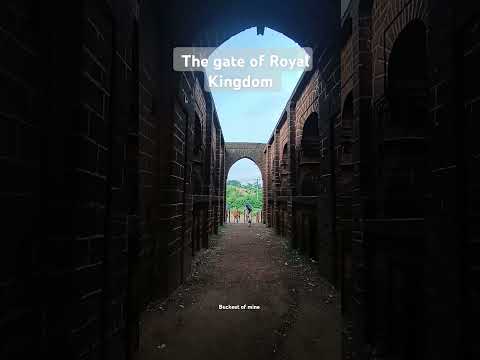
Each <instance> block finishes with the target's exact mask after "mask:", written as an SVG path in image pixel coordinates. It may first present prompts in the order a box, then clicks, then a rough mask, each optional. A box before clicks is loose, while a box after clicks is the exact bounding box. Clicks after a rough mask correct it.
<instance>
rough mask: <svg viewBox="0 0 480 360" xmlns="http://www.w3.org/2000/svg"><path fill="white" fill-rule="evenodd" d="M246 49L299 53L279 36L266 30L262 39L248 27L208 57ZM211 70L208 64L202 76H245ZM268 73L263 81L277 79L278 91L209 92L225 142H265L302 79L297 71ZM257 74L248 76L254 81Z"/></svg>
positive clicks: (279, 69)
mask: <svg viewBox="0 0 480 360" xmlns="http://www.w3.org/2000/svg"><path fill="white" fill-rule="evenodd" d="M246 49H247V50H248V49H290V50H291V49H294V50H296V51H301V52H303V50H302V49H301V47H300V45H298V44H297V43H296V42H295V41H293V40H292V39H291V38H289V37H287V36H285V35H284V34H282V33H280V32H277V31H275V30H272V29H271V28H268V27H266V28H265V29H264V32H263V35H261V36H259V35H258V34H257V27H251V28H248V29H246V30H244V31H241V32H239V33H238V34H236V35H234V36H232V37H231V38H229V39H228V40H226V41H225V42H224V43H222V44H221V45H220V46H219V47H218V48H217V49H216V50H215V51H214V52H213V53H212V54H211V55H210V58H212V57H214V55H215V54H216V53H219V54H222V56H223V55H224V54H229V53H230V52H232V54H235V51H238V50H242V51H243V53H244V52H245V50H246ZM290 50H289V51H290ZM227 51H228V53H227ZM213 70H214V69H213V64H212V61H210V67H207V69H206V76H209V75H212V76H213V75H218V76H219V77H220V76H221V77H223V78H224V79H229V78H232V77H237V78H239V77H240V78H241V77H242V76H243V75H247V74H244V73H243V72H239V71H238V69H234V68H233V69H232V68H227V69H224V70H221V71H213ZM269 72H271V73H272V74H268V76H267V74H265V75H266V76H267V77H271V76H272V75H274V76H278V77H280V78H281V88H279V89H275V88H271V89H269V88H267V89H262V90H261V91H260V90H258V89H257V90H255V89H253V88H242V89H240V90H234V89H229V88H217V87H212V88H211V89H210V90H211V93H212V97H213V99H214V101H215V106H216V109H217V114H218V118H219V121H220V124H221V127H222V131H223V134H224V137H225V141H227V142H252V143H266V142H267V140H268V138H269V137H270V135H271V132H272V129H273V128H274V127H275V125H276V123H277V120H278V118H279V117H280V115H281V113H282V111H283V110H284V108H285V106H286V105H287V102H288V100H289V98H290V96H291V94H292V92H293V90H294V88H295V86H296V85H297V82H298V80H299V79H300V77H301V75H302V71H300V70H295V71H284V69H282V68H281V67H279V68H275V69H272V70H269ZM257 73H258V71H253V70H252V72H251V73H249V74H248V75H249V76H251V77H255V76H257ZM262 76H263V75H262ZM262 76H261V77H262Z"/></svg>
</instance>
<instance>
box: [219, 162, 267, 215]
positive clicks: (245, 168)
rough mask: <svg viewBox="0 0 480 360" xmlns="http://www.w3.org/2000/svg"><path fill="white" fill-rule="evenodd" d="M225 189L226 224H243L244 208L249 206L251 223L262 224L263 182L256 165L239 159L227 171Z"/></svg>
mask: <svg viewBox="0 0 480 360" xmlns="http://www.w3.org/2000/svg"><path fill="white" fill-rule="evenodd" d="M227 179H228V180H227V182H226V189H225V203H226V222H227V223H239V222H240V223H244V222H245V221H246V220H247V217H246V213H245V210H246V206H247V205H249V206H251V209H252V213H251V220H252V223H262V222H263V218H262V213H263V180H262V174H261V173H260V169H259V167H258V165H257V164H256V163H255V162H253V161H252V160H251V159H249V158H241V159H239V160H238V161H236V162H235V163H234V164H233V165H232V166H231V167H230V169H229V171H228V174H227Z"/></svg>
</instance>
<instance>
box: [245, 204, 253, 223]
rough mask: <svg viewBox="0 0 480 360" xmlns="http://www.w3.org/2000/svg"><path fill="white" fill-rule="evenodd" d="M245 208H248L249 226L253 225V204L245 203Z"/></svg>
mask: <svg viewBox="0 0 480 360" xmlns="http://www.w3.org/2000/svg"><path fill="white" fill-rule="evenodd" d="M245 208H246V209H247V220H248V227H250V226H252V217H251V215H250V214H251V212H252V210H253V208H252V205H250V204H249V203H246V204H245Z"/></svg>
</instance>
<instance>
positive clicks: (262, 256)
mask: <svg viewBox="0 0 480 360" xmlns="http://www.w3.org/2000/svg"><path fill="white" fill-rule="evenodd" d="M220 304H221V305H247V306H248V305H257V306H260V309H257V310H248V309H245V310H241V309H240V310H219V305H220ZM340 331H341V323H340V311H339V306H338V302H337V297H336V294H335V290H334V289H333V288H332V287H331V285H329V284H328V283H327V282H326V281H325V280H324V279H322V278H321V277H320V276H319V274H318V272H317V270H316V267H315V264H313V263H311V262H309V261H308V260H306V259H305V258H304V257H303V256H299V255H298V254H297V253H296V252H293V251H290V250H288V247H287V244H286V242H285V240H283V239H281V238H279V237H278V236H277V235H275V234H274V232H273V230H272V229H268V228H266V227H265V226H264V225H261V224H255V225H253V226H252V227H250V228H249V227H248V226H247V225H245V224H231V225H226V226H225V227H223V228H221V230H220V234H219V235H218V236H214V237H213V238H212V246H211V247H210V249H208V250H204V251H202V252H201V253H200V254H198V255H197V257H196V259H195V263H194V264H193V271H192V276H191V277H190V278H189V279H188V281H186V283H185V284H184V285H183V286H181V287H180V288H179V289H178V290H177V291H176V292H175V293H173V294H172V295H171V296H170V297H169V298H168V299H166V300H165V301H163V302H161V303H156V304H151V305H150V306H149V308H148V309H147V311H145V313H144V314H143V316H142V324H141V344H140V347H141V350H140V355H141V356H140V358H141V359H142V360H153V359H158V360H161V359H174V360H184V359H185V360H186V359H189V360H197V359H198V360H203V359H212V360H214V359H222V360H226V359H230V360H237V359H238V360H240V359H248V360H256V359H262V360H266V359H271V360H308V359H322V360H339V359H340V358H341V333H340Z"/></svg>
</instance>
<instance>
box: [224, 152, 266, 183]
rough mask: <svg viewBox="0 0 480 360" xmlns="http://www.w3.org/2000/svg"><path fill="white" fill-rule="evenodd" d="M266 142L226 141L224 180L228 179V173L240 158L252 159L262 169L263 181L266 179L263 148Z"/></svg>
mask: <svg viewBox="0 0 480 360" xmlns="http://www.w3.org/2000/svg"><path fill="white" fill-rule="evenodd" d="M265 146H266V144H262V143H225V175H224V180H225V181H226V180H227V175H228V172H229V170H230V168H231V167H232V165H233V164H235V163H236V162H237V161H238V160H240V159H244V158H246V159H250V160H252V161H253V162H254V163H255V165H257V166H258V168H259V169H260V173H261V174H262V181H263V180H264V179H265V171H264V161H263V150H264V149H265Z"/></svg>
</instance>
